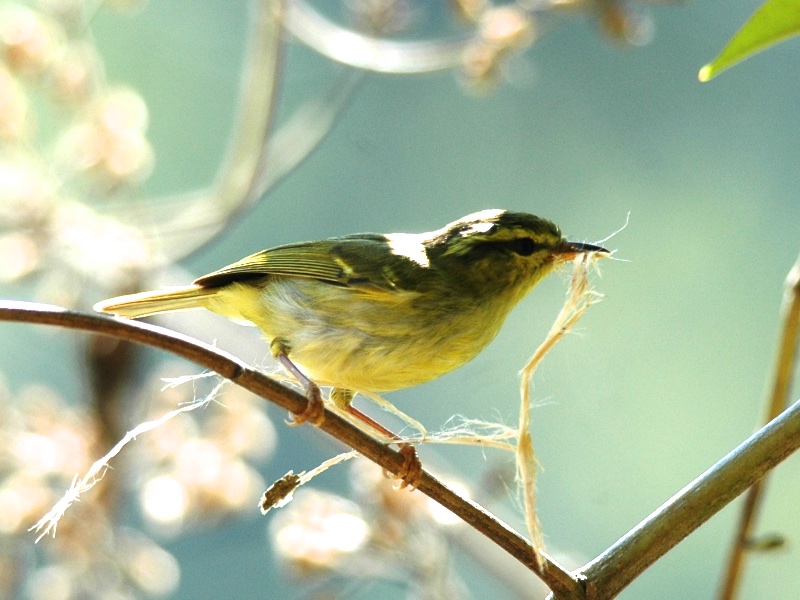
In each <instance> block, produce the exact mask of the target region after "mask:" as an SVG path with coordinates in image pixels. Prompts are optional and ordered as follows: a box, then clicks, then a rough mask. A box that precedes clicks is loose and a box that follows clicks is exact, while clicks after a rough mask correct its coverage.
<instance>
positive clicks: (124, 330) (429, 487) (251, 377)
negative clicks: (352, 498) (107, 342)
mask: <svg viewBox="0 0 800 600" xmlns="http://www.w3.org/2000/svg"><path fill="white" fill-rule="evenodd" d="M0 320H2V321H16V322H26V323H39V324H43V325H55V326H58V327H66V328H69V329H78V330H82V331H91V332H95V333H99V334H102V335H108V336H112V337H115V338H119V339H123V340H127V341H130V342H136V343H138V344H146V345H148V346H153V347H155V348H160V349H162V350H166V351H167V352H171V353H173V354H176V355H178V356H181V357H183V358H186V359H188V360H190V361H192V362H194V363H196V364H198V365H200V366H202V367H205V368H208V369H211V370H213V371H215V372H217V373H219V374H220V375H222V376H223V377H225V378H226V379H229V380H230V381H232V382H234V383H236V384H237V385H240V386H241V387H243V388H245V389H247V390H249V391H251V392H253V393H254V394H257V395H258V396H260V397H262V398H264V399H265V400H269V401H271V402H274V403H275V404H277V405H279V406H281V407H283V408H284V409H286V410H288V411H289V412H292V413H302V412H303V411H304V410H305V408H306V403H307V400H306V398H305V397H304V396H303V395H301V394H299V393H297V392H295V391H293V390H291V389H289V388H288V387H286V386H283V385H281V384H280V383H278V382H276V381H274V380H272V379H271V378H269V377H267V376H266V375H264V374H263V373H260V372H259V371H256V370H255V369H253V368H251V367H249V366H248V365H247V364H245V363H244V362H242V361H241V360H239V359H238V358H236V357H235V356H233V355H231V354H228V353H227V352H225V351H223V350H219V349H218V348H215V347H213V346H209V345H208V344H205V343H203V342H200V341H198V340H195V339H193V338H191V337H189V336H186V335H183V334H181V333H177V332H175V331H170V330H169V329H165V328H163V327H158V326H156V325H150V324H148V323H142V322H138V321H127V320H122V319H116V318H109V317H104V316H99V315H92V314H87V313H81V312H77V311H71V310H66V309H63V308H60V307H58V306H50V305H44V304H35V303H30V302H17V301H10V300H3V301H0ZM319 428H320V429H322V430H323V431H325V432H327V433H329V434H330V435H332V436H333V437H335V438H336V439H338V440H340V441H342V442H344V443H345V444H347V445H348V446H350V447H351V448H354V449H355V450H358V452H360V453H361V454H363V455H364V456H365V457H367V458H368V459H370V460H371V461H373V462H374V463H376V464H378V465H380V466H381V467H383V468H384V469H386V470H388V471H390V472H391V473H394V474H398V473H399V472H401V470H402V469H403V468H404V465H405V458H404V457H403V456H402V455H401V454H400V453H399V452H396V451H394V450H392V449H391V448H389V447H387V446H385V445H384V444H382V443H380V442H379V441H377V440H375V439H373V438H371V437H370V436H368V435H367V434H366V433H364V432H363V431H361V430H360V429H358V428H356V427H355V426H353V425H351V424H350V423H348V422H347V421H345V420H344V419H342V418H341V417H339V416H338V415H336V414H335V413H333V412H331V411H329V410H327V409H326V410H325V420H324V422H323V423H322V424H321V425H320V426H319ZM417 489H419V490H420V491H421V492H422V493H424V494H425V495H426V496H428V497H430V498H431V499H433V500H435V501H436V502H438V503H439V504H441V505H442V506H444V507H445V508H447V509H449V510H450V511H451V512H453V513H454V514H456V515H458V516H459V517H460V518H461V519H463V520H464V521H465V522H467V523H468V524H470V525H471V526H473V527H474V528H475V529H477V530H478V531H479V532H481V533H482V534H484V535H485V536H486V537H488V538H489V539H491V540H493V541H494V542H495V543H496V544H497V545H498V546H500V547H501V548H503V549H504V550H505V551H506V552H508V553H509V554H511V556H513V557H514V558H516V559H517V560H518V561H520V562H521V563H523V564H524V565H525V566H527V567H528V568H529V569H531V570H532V571H533V572H535V573H536V574H537V575H538V576H539V577H540V578H541V579H542V581H544V582H545V583H546V584H547V585H548V587H550V589H551V590H553V592H554V593H555V594H556V595H557V597H558V598H565V599H566V598H576V599H577V598H584V590H583V586H582V582H581V581H580V580H579V578H577V577H575V576H573V575H571V574H569V573H568V572H567V571H566V570H565V569H564V568H563V567H562V566H561V565H559V564H558V563H557V562H555V561H554V560H553V559H552V558H551V557H550V556H548V555H547V554H545V553H542V557H543V564H544V568H542V569H540V568H539V567H538V566H537V564H536V559H535V554H534V551H533V548H532V547H531V545H530V544H529V543H528V541H527V540H525V539H524V538H523V537H522V536H520V535H519V534H518V533H517V532H516V531H514V530H513V529H511V527H509V526H508V525H507V524H505V523H504V522H502V521H501V520H499V519H498V518H497V517H495V516H494V515H492V514H491V513H489V512H488V511H486V510H485V509H484V508H483V507H481V506H480V505H478V504H477V503H475V502H473V501H472V500H470V499H468V498H465V497H462V496H459V495H458V494H456V493H455V492H453V491H452V490H451V489H450V488H448V487H447V486H445V485H444V484H443V483H442V482H441V481H439V480H438V479H436V478H435V477H434V476H433V475H431V474H430V473H428V472H427V471H423V472H422V475H421V476H420V478H419V480H418V482H417Z"/></svg>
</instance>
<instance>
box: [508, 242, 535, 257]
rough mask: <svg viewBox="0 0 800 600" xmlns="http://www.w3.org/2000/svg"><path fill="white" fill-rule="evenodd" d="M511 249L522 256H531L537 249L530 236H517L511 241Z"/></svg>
mask: <svg viewBox="0 0 800 600" xmlns="http://www.w3.org/2000/svg"><path fill="white" fill-rule="evenodd" d="M509 246H510V247H511V251H512V252H514V253H516V254H519V255H520V256H530V255H531V254H533V253H534V251H535V250H536V243H535V242H534V241H533V240H532V239H531V238H528V237H523V238H517V239H515V240H513V241H512V242H510V244H509Z"/></svg>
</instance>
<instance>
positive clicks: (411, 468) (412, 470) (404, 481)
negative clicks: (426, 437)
mask: <svg viewBox="0 0 800 600" xmlns="http://www.w3.org/2000/svg"><path fill="white" fill-rule="evenodd" d="M353 396H355V393H354V392H353V390H347V389H344V388H333V390H332V391H331V400H332V401H333V403H334V404H335V405H336V406H337V407H338V408H340V409H341V410H343V411H345V412H347V413H348V414H350V415H352V416H353V417H354V418H356V419H358V420H359V421H361V422H362V423H365V424H366V425H367V426H368V427H371V428H372V429H373V430H374V431H377V432H378V433H380V434H381V435H382V436H384V437H386V438H388V439H390V440H392V441H393V442H394V443H397V445H398V447H399V451H400V454H401V455H402V456H403V459H404V462H403V468H402V469H401V470H400V472H399V473H398V474H397V478H398V479H400V480H401V483H400V489H403V488H406V487H408V486H411V487H412V488H416V487H417V484H418V483H419V478H420V477H421V475H422V462H421V461H420V460H419V457H418V456H417V451H416V449H415V448H414V446H412V445H411V444H406V443H403V442H401V441H400V440H401V439H402V438H400V436H399V435H397V434H396V433H393V432H392V431H390V430H389V429H387V428H386V427H384V426H383V425H381V424H380V423H378V422H377V421H376V420H374V419H373V418H372V417H369V416H367V415H365V414H364V413H363V412H361V411H360V410H358V409H357V408H356V407H355V406H353Z"/></svg>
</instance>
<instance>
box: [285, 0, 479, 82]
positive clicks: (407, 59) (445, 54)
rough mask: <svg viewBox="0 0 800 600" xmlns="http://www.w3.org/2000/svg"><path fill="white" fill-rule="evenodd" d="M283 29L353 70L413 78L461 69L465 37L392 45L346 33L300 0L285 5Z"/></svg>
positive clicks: (393, 41) (393, 43) (344, 29)
mask: <svg viewBox="0 0 800 600" xmlns="http://www.w3.org/2000/svg"><path fill="white" fill-rule="evenodd" d="M286 8H287V11H286V12H287V15H286V28H287V29H288V30H289V31H291V32H292V34H294V36H295V37H297V38H298V39H299V40H300V41H302V42H303V43H304V44H306V45H307V46H309V47H310V48H313V49H314V50H316V51H317V52H319V53H320V54H322V55H323V56H326V57H328V58H330V59H331V60H335V61H337V62H340V63H342V64H345V65H349V66H351V67H354V68H356V69H364V70H366V71H377V72H379V73H394V74H399V75H413V74H420V73H431V72H434V71H443V70H447V69H454V68H456V67H458V66H460V65H461V63H462V55H463V53H464V48H465V47H466V45H467V43H468V42H469V38H468V37H466V36H465V37H464V38H462V39H453V40H446V41H442V40H417V41H395V40H384V39H380V38H375V37H370V36H366V35H363V34H361V33H357V32H355V31H352V30H351V29H346V28H344V27H341V26H340V25H337V24H336V23H333V22H332V21H330V20H328V19H326V18H325V17H323V16H322V15H320V14H319V13H318V12H317V11H315V10H314V9H313V8H311V7H310V6H309V5H308V4H306V3H305V2H304V1H303V0H292V1H290V2H288V3H287V7H286Z"/></svg>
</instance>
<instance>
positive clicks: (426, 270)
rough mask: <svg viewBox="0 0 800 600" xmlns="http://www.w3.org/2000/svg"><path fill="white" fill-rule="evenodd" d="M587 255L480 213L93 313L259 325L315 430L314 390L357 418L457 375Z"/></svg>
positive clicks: (219, 276) (546, 231)
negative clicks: (377, 402)
mask: <svg viewBox="0 0 800 600" xmlns="http://www.w3.org/2000/svg"><path fill="white" fill-rule="evenodd" d="M582 252H599V253H608V250H606V249H605V248H601V247H600V246H595V245H592V244H584V243H579V242H570V241H567V240H566V239H565V238H564V237H563V236H562V234H561V231H560V230H559V228H558V227H556V225H555V224H553V223H551V222H550V221H547V220H545V219H541V218H539V217H535V216H533V215H530V214H526V213H519V212H509V211H504V210H483V211H481V212H477V213H474V214H471V215H467V216H466V217H464V218H462V219H459V220H457V221H454V222H452V223H450V224H448V225H445V226H444V227H442V228H441V229H437V230H436V231H431V232H428V233H418V234H410V233H390V234H386V235H381V234H375V233H361V234H355V235H348V236H344V237H338V238H331V239H328V240H322V241H316V242H300V243H297V244H287V245H285V246H278V247H277V248H271V249H269V250H264V251H262V252H258V253H256V254H253V255H251V256H248V257H247V258H244V259H242V260H240V261H239V262H236V263H233V264H232V265H229V266H227V267H225V268H223V269H220V270H219V271H214V272H213V273H210V274H208V275H204V276H203V277H200V278H199V279H196V280H195V281H194V283H193V284H192V285H189V286H186V287H178V288H169V289H163V290H156V291H151V292H144V293H140V294H133V295H129V296H121V297H119V298H112V299H110V300H106V301H104V302H100V303H99V304H97V305H95V310H97V311H100V312H104V313H111V314H114V315H119V316H122V317H132V318H136V317H143V316H147V315H153V314H157V313H163V312H170V311H178V310H188V309H198V308H204V309H206V310H210V311H212V312H215V313H218V314H221V315H224V316H226V317H229V318H231V319H233V320H235V321H240V322H244V323H247V324H251V325H255V326H257V327H258V328H259V329H261V331H262V332H263V333H264V335H265V336H266V337H267V339H268V340H270V347H271V350H272V353H273V355H274V356H275V357H276V358H278V359H279V360H280V362H281V363H282V364H283V365H284V366H285V367H286V368H287V369H288V370H289V371H290V372H291V373H292V374H294V375H295V376H296V377H298V378H299V379H300V380H301V382H303V383H304V385H305V386H306V392H307V395H308V396H309V400H310V401H316V402H317V404H318V406H316V407H315V408H313V409H312V407H311V402H309V409H307V411H306V413H308V414H306V413H304V415H300V418H302V419H303V420H305V418H311V419H315V418H318V417H319V414H320V413H319V411H320V410H321V403H320V402H319V388H317V387H316V385H314V383H316V384H319V385H331V386H333V388H334V389H333V392H332V394H331V397H332V399H333V400H334V402H336V404H337V405H339V406H340V407H342V408H345V409H350V403H351V401H352V398H353V395H354V393H356V392H359V391H362V392H386V391H392V390H397V389H400V388H406V387H410V386H413V385H417V384H420V383H423V382H426V381H429V380H431V379H434V378H436V377H438V376H440V375H443V374H444V373H447V372H449V371H452V370H453V369H455V368H457V367H460V366H461V365H463V364H464V363H466V362H467V361H469V360H471V359H472V358H474V357H475V355H477V354H478V353H479V352H480V351H481V350H482V349H483V348H484V347H485V346H486V345H487V344H488V343H489V342H490V341H491V340H492V339H493V338H494V337H495V335H497V332H498V331H499V330H500V327H501V326H502V324H503V322H504V321H505V319H506V316H507V315H508V313H509V312H510V311H511V309H512V308H513V307H514V306H515V305H516V304H517V303H518V302H519V301H520V300H521V299H522V297H523V296H525V295H526V294H527V293H528V292H529V291H530V290H531V288H533V286H534V285H536V283H538V282H539V281H540V280H541V279H542V278H543V277H544V276H545V275H547V274H548V273H550V272H551V271H552V270H553V268H554V267H556V266H557V265H558V264H559V263H562V262H564V261H566V260H569V259H571V258H574V257H575V256H576V255H577V254H579V253H582ZM295 362H296V363H297V364H295ZM298 365H299V367H298ZM312 381H313V382H314V383H312ZM315 390H316V391H315ZM353 410H355V409H353ZM309 411H312V412H309ZM313 411H316V412H313ZM301 422H302V421H301Z"/></svg>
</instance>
